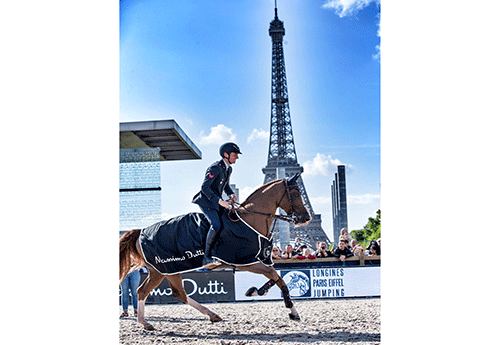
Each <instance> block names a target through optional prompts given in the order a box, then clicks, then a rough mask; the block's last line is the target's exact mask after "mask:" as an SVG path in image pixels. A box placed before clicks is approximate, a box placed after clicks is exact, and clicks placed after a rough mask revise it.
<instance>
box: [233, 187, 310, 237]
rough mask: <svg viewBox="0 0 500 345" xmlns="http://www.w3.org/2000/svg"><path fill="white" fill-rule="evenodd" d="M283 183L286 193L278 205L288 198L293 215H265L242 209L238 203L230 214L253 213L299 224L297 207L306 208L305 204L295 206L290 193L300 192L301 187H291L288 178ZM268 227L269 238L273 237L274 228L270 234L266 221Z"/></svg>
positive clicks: (235, 203) (234, 204) (234, 203)
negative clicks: (293, 191)
mask: <svg viewBox="0 0 500 345" xmlns="http://www.w3.org/2000/svg"><path fill="white" fill-rule="evenodd" d="M282 182H283V184H284V185H285V191H284V192H283V194H282V195H281V198H280V201H279V202H278V205H280V204H281V202H282V201H283V198H284V197H285V195H286V196H287V198H288V202H289V203H290V206H291V208H292V210H291V214H288V213H287V214H286V215H281V214H272V213H264V212H258V211H251V210H247V209H244V208H240V207H241V204H240V203H237V202H232V203H231V210H230V211H229V212H234V211H238V212H242V213H252V214H258V215H262V216H265V217H267V218H274V219H279V220H283V221H285V222H288V223H297V216H296V215H295V213H296V207H301V206H305V204H304V203H302V204H300V205H297V206H294V205H293V203H292V194H291V193H290V191H291V190H292V189H297V190H298V191H300V189H299V185H297V184H295V185H289V184H288V180H287V179H286V178H284V179H282ZM235 206H236V207H235ZM229 219H231V217H229ZM274 225H276V223H274ZM266 226H267V227H268V228H267V232H268V233H269V237H272V233H273V230H274V226H273V228H272V229H271V231H270V232H269V224H268V222H267V221H266Z"/></svg>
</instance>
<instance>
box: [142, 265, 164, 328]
mask: <svg viewBox="0 0 500 345" xmlns="http://www.w3.org/2000/svg"><path fill="white" fill-rule="evenodd" d="M146 267H147V268H148V271H149V274H148V277H147V278H146V280H144V282H143V283H142V284H141V286H139V288H138V289H137V295H138V299H139V303H138V306H137V322H139V323H140V324H142V325H143V326H144V328H145V329H148V330H153V329H154V327H153V325H151V324H150V323H149V322H147V321H146V318H145V317H144V309H145V307H146V298H147V297H148V295H149V293H150V292H151V291H153V289H154V288H156V287H157V286H158V285H160V283H161V281H162V280H163V278H165V277H164V276H163V275H162V274H160V273H159V272H158V271H157V270H155V269H154V268H152V267H151V266H149V265H146Z"/></svg>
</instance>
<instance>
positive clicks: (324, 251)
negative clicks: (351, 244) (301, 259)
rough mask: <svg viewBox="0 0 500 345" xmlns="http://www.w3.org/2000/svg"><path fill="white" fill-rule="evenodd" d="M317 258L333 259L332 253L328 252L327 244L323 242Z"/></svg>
mask: <svg viewBox="0 0 500 345" xmlns="http://www.w3.org/2000/svg"><path fill="white" fill-rule="evenodd" d="M316 257H317V258H331V257H333V254H332V252H331V251H329V250H327V247H326V243H325V242H321V244H320V247H319V251H318V252H317V253H316Z"/></svg>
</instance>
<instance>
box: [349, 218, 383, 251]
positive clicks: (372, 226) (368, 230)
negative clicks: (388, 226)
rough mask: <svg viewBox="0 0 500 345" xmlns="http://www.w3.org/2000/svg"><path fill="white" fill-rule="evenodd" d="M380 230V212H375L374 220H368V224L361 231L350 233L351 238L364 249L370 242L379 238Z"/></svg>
mask: <svg viewBox="0 0 500 345" xmlns="http://www.w3.org/2000/svg"><path fill="white" fill-rule="evenodd" d="M381 228H382V223H381V220H380V210H377V215H376V217H375V218H372V217H370V218H368V223H366V225H365V226H364V228H363V229H360V230H353V231H351V232H350V234H351V236H352V238H354V239H355V240H356V241H358V243H359V244H361V245H362V246H363V247H365V248H366V246H368V244H370V241H372V240H378V239H379V238H380V232H381Z"/></svg>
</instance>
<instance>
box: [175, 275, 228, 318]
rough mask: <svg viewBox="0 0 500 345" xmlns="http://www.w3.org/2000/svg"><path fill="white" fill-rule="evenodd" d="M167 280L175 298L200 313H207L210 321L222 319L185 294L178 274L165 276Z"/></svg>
mask: <svg viewBox="0 0 500 345" xmlns="http://www.w3.org/2000/svg"><path fill="white" fill-rule="evenodd" d="M167 280H168V282H169V284H170V288H171V289H172V296H173V297H175V298H177V299H178V300H179V301H182V302H183V303H186V304H188V305H190V306H191V307H193V308H195V309H196V310H198V311H199V312H200V313H202V314H204V315H208V316H209V317H210V321H212V322H218V321H222V319H221V318H220V317H219V315H217V314H215V313H214V312H212V311H211V310H210V309H208V308H206V307H204V306H202V305H201V304H200V303H198V302H196V301H195V300H194V299H192V298H190V297H189V296H188V295H186V291H185V290H184V287H183V286H182V277H181V275H180V274H174V275H169V276H167Z"/></svg>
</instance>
